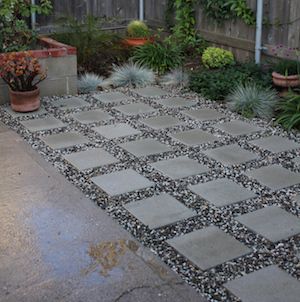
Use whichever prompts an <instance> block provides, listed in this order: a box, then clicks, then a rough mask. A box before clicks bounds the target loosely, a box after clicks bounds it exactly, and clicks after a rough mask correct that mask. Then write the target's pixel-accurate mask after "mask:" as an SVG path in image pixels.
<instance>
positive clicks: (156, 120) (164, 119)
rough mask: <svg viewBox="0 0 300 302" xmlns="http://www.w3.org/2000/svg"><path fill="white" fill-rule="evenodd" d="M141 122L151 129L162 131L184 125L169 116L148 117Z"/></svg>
mask: <svg viewBox="0 0 300 302" xmlns="http://www.w3.org/2000/svg"><path fill="white" fill-rule="evenodd" d="M141 122H142V123H143V124H145V125H147V126H149V127H151V128H153V129H163V128H169V127H174V126H178V125H183V124H184V122H182V121H180V120H179V119H178V118H176V117H173V116H171V115H163V116H155V117H150V118H147V119H143V120H141Z"/></svg>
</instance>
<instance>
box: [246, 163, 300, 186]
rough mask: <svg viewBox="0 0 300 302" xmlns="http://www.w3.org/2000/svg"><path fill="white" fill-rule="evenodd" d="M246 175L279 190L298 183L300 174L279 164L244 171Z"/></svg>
mask: <svg viewBox="0 0 300 302" xmlns="http://www.w3.org/2000/svg"><path fill="white" fill-rule="evenodd" d="M245 174H246V175H247V176H248V177H250V178H254V179H256V180H257V181H258V182H260V183H261V184H263V185H264V186H267V187H269V188H270V189H271V190H273V191H275V190H280V189H283V188H287V187H290V186H293V185H296V184H298V183H300V174H299V173H294V172H291V171H289V170H287V169H285V168H283V167H281V166H279V165H270V166H267V167H262V168H259V169H254V170H251V171H248V172H246V173H245Z"/></svg>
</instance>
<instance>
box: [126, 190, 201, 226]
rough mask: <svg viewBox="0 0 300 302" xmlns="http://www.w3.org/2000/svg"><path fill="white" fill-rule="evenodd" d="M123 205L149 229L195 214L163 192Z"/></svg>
mask: <svg viewBox="0 0 300 302" xmlns="http://www.w3.org/2000/svg"><path fill="white" fill-rule="evenodd" d="M124 207H125V208H126V209H127V210H128V211H129V212H130V213H131V214H132V215H133V216H135V217H136V218H137V219H138V220H140V221H141V222H142V223H143V224H145V225H147V226H148V227H149V228H150V229H155V228H159V227H162V226H164V225H168V224H171V223H174V222H177V221H180V220H184V219H187V218H189V217H192V216H195V215H196V213H195V212H194V211H192V210H190V209H189V208H187V207H186V206H184V205H183V204H182V203H180V202H179V201H178V200H176V199H175V198H174V197H172V196H170V195H168V194H165V193H163V194H160V195H157V196H154V197H151V198H147V199H143V200H139V201H136V202H131V203H129V204H126V205H125V206H124Z"/></svg>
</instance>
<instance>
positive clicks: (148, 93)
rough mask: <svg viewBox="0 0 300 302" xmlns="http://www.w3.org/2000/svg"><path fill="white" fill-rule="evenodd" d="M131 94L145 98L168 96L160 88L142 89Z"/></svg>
mask: <svg viewBox="0 0 300 302" xmlns="http://www.w3.org/2000/svg"><path fill="white" fill-rule="evenodd" d="M133 92H135V93H137V94H138V95H140V96H142V97H145V98H147V97H157V96H164V95H167V94H169V92H167V91H165V90H162V89H161V88H158V87H144V88H139V89H135V90H133Z"/></svg>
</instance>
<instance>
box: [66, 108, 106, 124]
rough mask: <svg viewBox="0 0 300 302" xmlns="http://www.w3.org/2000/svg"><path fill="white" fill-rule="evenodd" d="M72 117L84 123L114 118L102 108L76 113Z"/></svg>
mask: <svg viewBox="0 0 300 302" xmlns="http://www.w3.org/2000/svg"><path fill="white" fill-rule="evenodd" d="M71 117H72V118H74V119H75V120H77V121H78V122H80V123H82V124H90V123H97V122H102V121H106V120H109V119H111V118H112V116H110V115H109V114H108V113H106V112H104V111H102V110H100V109H96V110H89V111H84V112H79V113H75V114H73V115H71Z"/></svg>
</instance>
